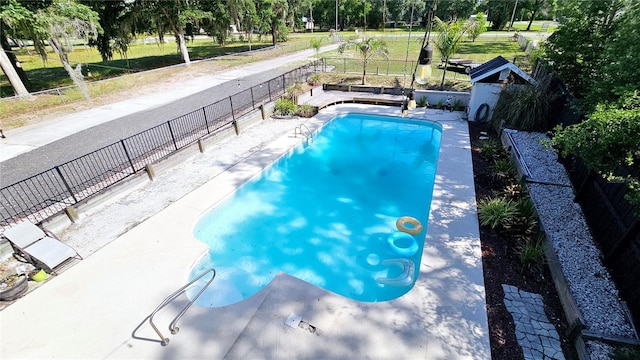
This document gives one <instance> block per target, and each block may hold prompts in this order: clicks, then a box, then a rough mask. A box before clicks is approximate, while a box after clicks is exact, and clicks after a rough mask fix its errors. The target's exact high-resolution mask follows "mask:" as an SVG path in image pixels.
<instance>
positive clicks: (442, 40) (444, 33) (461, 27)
mask: <svg viewBox="0 0 640 360" xmlns="http://www.w3.org/2000/svg"><path fill="white" fill-rule="evenodd" d="M436 22H437V28H438V36H437V37H436V41H435V46H436V49H438V51H439V52H440V54H441V55H442V58H443V60H444V71H443V72H442V81H441V82H440V90H443V89H444V77H445V75H446V74H447V64H448V63H449V58H450V57H451V56H453V55H454V54H455V53H456V51H458V46H459V45H460V40H461V39H462V36H463V35H464V34H465V33H466V32H467V30H468V29H469V25H468V24H465V22H464V21H451V22H444V21H442V20H440V19H439V18H437V17H436Z"/></svg>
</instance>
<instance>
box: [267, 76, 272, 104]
mask: <svg viewBox="0 0 640 360" xmlns="http://www.w3.org/2000/svg"><path fill="white" fill-rule="evenodd" d="M267 90H268V91H269V102H272V101H273V97H271V80H269V81H267Z"/></svg>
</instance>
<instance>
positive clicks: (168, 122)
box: [167, 121, 178, 150]
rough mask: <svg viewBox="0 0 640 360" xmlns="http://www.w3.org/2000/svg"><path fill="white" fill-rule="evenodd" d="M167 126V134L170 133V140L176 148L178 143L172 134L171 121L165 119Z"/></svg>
mask: <svg viewBox="0 0 640 360" xmlns="http://www.w3.org/2000/svg"><path fill="white" fill-rule="evenodd" d="M167 126H169V134H170V135H171V140H172V141H173V148H174V149H176V150H178V143H177V142H176V136H175V135H174V134H173V128H172V127H171V121H167Z"/></svg>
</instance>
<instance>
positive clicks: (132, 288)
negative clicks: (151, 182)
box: [0, 104, 491, 359]
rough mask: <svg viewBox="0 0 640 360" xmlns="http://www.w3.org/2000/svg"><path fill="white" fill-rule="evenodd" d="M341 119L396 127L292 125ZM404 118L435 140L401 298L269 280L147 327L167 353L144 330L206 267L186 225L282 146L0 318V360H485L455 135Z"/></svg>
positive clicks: (285, 139) (478, 267) (479, 290)
mask: <svg viewBox="0 0 640 360" xmlns="http://www.w3.org/2000/svg"><path fill="white" fill-rule="evenodd" d="M345 112H367V113H376V114H381V115H393V116H397V115H399V109H398V108H397V107H385V106H371V105H357V104H353V105H339V106H332V107H329V108H327V109H324V110H323V111H321V112H320V113H319V114H318V115H317V116H316V117H315V118H314V119H311V120H309V121H305V124H307V126H308V127H310V128H312V130H313V129H316V128H318V127H319V126H321V125H322V124H323V123H324V122H326V121H328V120H330V119H331V118H333V117H334V116H336V115H338V114H341V113H345ZM411 117H412V118H418V119H430V120H434V121H437V122H438V123H440V124H441V125H442V126H443V135H442V142H441V151H440V157H439V160H438V169H437V174H436V183H435V188H434V193H433V200H432V204H431V213H430V216H429V224H428V231H427V238H426V240H425V241H426V244H425V247H424V251H423V254H422V263H421V264H420V274H419V278H418V280H417V282H416V284H415V286H414V287H413V289H411V290H410V291H409V292H408V293H407V294H405V295H403V296H402V297H400V298H398V299H395V300H392V301H387V302H382V303H362V302H357V301H353V300H350V299H347V298H344V297H342V296H339V295H335V294H333V293H329V292H327V291H325V290H323V289H321V288H318V287H316V286H313V285H310V284H307V283H305V282H303V281H301V280H298V279H296V278H294V277H291V276H288V275H286V274H282V273H281V274H279V275H278V276H276V278H275V279H274V280H273V281H272V282H271V283H270V284H269V285H268V286H267V287H266V288H264V289H263V290H261V291H260V292H259V293H257V294H256V295H254V296H252V297H250V298H249V299H247V300H245V301H242V302H240V303H237V304H234V305H229V306H226V307H222V308H202V307H197V306H193V307H192V308H190V309H189V311H188V312H187V313H186V314H185V316H184V317H183V318H182V319H181V320H180V322H179V323H178V326H179V327H180V332H179V333H178V334H175V335H172V334H171V333H170V331H169V330H168V329H167V326H168V324H169V322H170V321H171V319H173V317H175V316H176V315H177V314H178V313H179V312H180V310H181V309H182V307H183V306H184V305H185V303H186V300H185V298H184V297H181V298H179V299H178V300H177V301H175V302H173V303H171V304H170V305H169V306H167V307H166V308H165V309H164V310H163V311H162V312H160V313H158V315H157V316H156V320H155V323H156V324H157V325H158V327H159V329H160V331H161V332H162V333H163V335H164V336H165V337H168V338H169V339H170V343H169V345H168V346H161V345H160V341H159V338H158V336H157V335H156V334H155V333H154V332H153V330H152V328H151V327H150V326H149V324H148V323H146V322H144V321H145V319H146V318H147V316H148V315H149V314H150V313H151V312H152V311H153V310H154V309H155V308H156V307H157V306H158V305H159V304H160V303H161V302H162V301H163V300H164V299H165V298H166V297H167V296H168V295H169V294H171V293H172V292H174V291H175V290H177V289H178V288H180V287H181V286H183V285H184V284H185V283H186V282H187V276H188V274H189V271H190V268H191V266H192V265H194V264H195V263H196V262H197V261H198V259H199V258H200V257H201V256H203V255H204V254H205V253H206V250H207V249H206V247H205V246H204V245H203V244H202V243H199V242H198V241H197V240H195V238H194V237H193V234H192V228H193V225H194V224H195V222H196V220H197V219H198V218H199V217H200V215H202V214H203V213H204V212H206V211H207V210H208V209H209V208H210V207H211V206H212V205H213V204H215V203H216V202H218V201H219V200H221V199H223V198H224V197H226V196H227V195H228V194H230V193H231V192H232V191H234V189H235V188H237V186H239V185H240V184H242V183H243V182H245V181H246V180H248V179H249V178H251V177H252V176H254V175H255V174H257V173H258V172H259V171H261V169H262V168H264V167H265V166H267V165H268V164H270V163H271V162H273V161H274V160H275V159H277V158H278V157H279V156H281V155H282V154H284V153H286V152H287V151H289V149H291V148H292V147H293V146H295V145H296V144H298V143H299V142H300V141H301V138H300V137H297V138H296V137H293V136H292V132H288V133H287V134H286V135H284V136H282V137H280V138H278V140H276V141H274V142H271V143H269V144H267V145H265V146H264V147H262V149H260V151H257V152H255V153H254V154H253V155H251V156H250V157H248V158H247V159H245V160H244V161H242V162H241V163H238V164H236V165H234V166H232V167H231V168H229V169H228V170H227V171H225V172H223V173H221V174H219V175H217V176H215V177H214V178H213V179H211V180H210V181H208V182H207V183H206V184H204V185H202V186H200V187H199V188H197V189H196V190H195V191H192V192H190V193H188V194H187V195H185V196H184V197H182V198H180V199H179V200H177V201H175V202H173V203H172V204H170V205H169V206H167V207H166V208H164V209H163V210H162V211H160V212H158V213H157V214H155V215H153V216H152V217H150V218H148V219H147V220H145V221H143V222H142V223H139V224H137V225H135V226H133V227H132V228H131V229H130V230H129V231H127V232H125V233H124V234H122V235H121V236H119V237H118V238H117V239H116V240H114V241H112V242H110V243H109V244H107V245H106V246H104V247H102V248H101V249H100V250H99V251H96V252H95V253H93V254H92V255H91V256H88V257H86V258H85V260H82V261H80V262H78V263H77V264H75V265H74V266H72V267H71V268H69V269H68V270H66V271H65V272H64V273H62V274H61V275H59V276H57V277H55V278H53V279H51V280H50V281H48V282H47V283H45V284H44V285H43V286H41V287H39V288H38V289H36V290H34V291H32V292H31V293H29V294H27V295H26V296H25V297H24V298H22V299H20V300H19V301H17V302H15V303H14V304H12V305H11V306H9V307H7V308H6V309H4V310H3V311H1V312H0V330H1V333H0V339H1V340H0V357H1V358H3V359H5V358H6V359H14V358H117V359H121V358H138V359H140V358H154V359H155V358H191V359H196V358H209V359H220V358H230V359H235V358H243V359H244V358H267V359H273V358H296V359H298V358H309V359H321V358H335V359H343V358H389V359H409V358H411V359H413V358H425V359H490V357H491V355H490V347H489V330H488V325H487V315H486V309H485V292H484V282H483V274H482V259H481V250H480V236H479V230H478V228H479V226H478V220H477V215H476V202H475V191H474V183H473V169H472V162H471V152H470V142H469V135H468V126H467V123H466V121H464V120H461V119H460V113H455V112H454V113H447V112H444V113H443V112H438V111H436V110H432V109H428V110H426V113H425V110H424V109H423V110H414V111H413V112H412V114H411ZM96 236H100V234H99V233H97V234H96ZM214 281H215V280H214ZM292 314H293V315H295V316H298V317H300V318H301V320H302V321H301V323H300V325H299V326H297V327H295V326H294V327H290V326H288V325H287V324H286V321H287V319H288V318H290V317H291V316H292Z"/></svg>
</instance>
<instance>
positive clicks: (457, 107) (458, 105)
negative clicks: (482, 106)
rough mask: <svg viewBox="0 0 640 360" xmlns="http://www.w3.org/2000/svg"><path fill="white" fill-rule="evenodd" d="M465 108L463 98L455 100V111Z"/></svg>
mask: <svg viewBox="0 0 640 360" xmlns="http://www.w3.org/2000/svg"><path fill="white" fill-rule="evenodd" d="M463 108H464V106H462V100H460V99H456V100H455V101H454V102H453V110H455V111H460V110H462V109H463Z"/></svg>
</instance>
